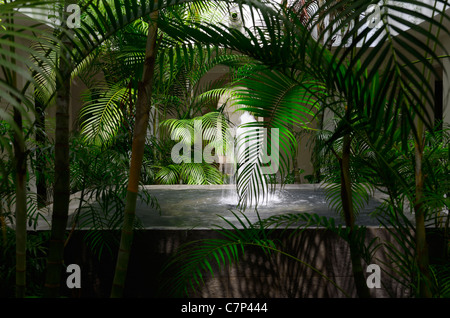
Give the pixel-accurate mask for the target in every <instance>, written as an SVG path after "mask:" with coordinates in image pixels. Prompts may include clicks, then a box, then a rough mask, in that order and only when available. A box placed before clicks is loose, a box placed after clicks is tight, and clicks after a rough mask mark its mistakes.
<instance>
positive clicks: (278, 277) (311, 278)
mask: <svg viewBox="0 0 450 318" xmlns="http://www.w3.org/2000/svg"><path fill="white" fill-rule="evenodd" d="M85 234H86V233H85V231H78V232H76V233H74V235H73V237H72V238H71V241H70V242H69V245H68V246H67V248H66V262H67V264H78V265H80V268H81V288H80V289H72V290H70V289H68V288H64V290H63V291H62V293H63V294H64V295H66V296H69V297H95V298H107V297H109V292H110V290H111V283H112V280H113V274H114V266H115V259H114V257H112V256H111V255H110V254H108V253H107V252H104V253H103V256H102V257H101V259H97V257H96V256H95V255H93V254H92V252H91V251H90V250H89V248H88V247H87V246H86V243H85V242H84V241H83V236H84V235H85ZM110 234H111V233H110ZM116 234H117V237H119V233H118V232H117V233H116ZM218 237H219V233H217V232H215V231H212V230H189V231H184V230H146V231H139V232H137V233H136V236H135V242H134V243H133V251H132V254H131V259H130V265H129V272H128V277H127V285H126V291H125V296H126V297H151V298H157V297H165V298H167V297H170V296H171V295H169V294H167V293H165V292H164V290H163V291H162V292H161V291H159V290H158V286H159V285H158V284H160V282H161V279H163V280H164V279H165V278H164V277H159V274H160V270H161V268H162V267H163V266H164V264H165V262H166V261H167V260H168V258H169V256H170V255H171V254H172V253H173V252H174V251H175V250H176V249H177V247H178V246H180V245H181V244H183V243H186V242H188V241H194V240H198V239H204V238H218ZM373 237H380V238H381V240H382V241H383V240H388V239H389V237H388V234H387V231H386V230H384V229H382V228H369V229H368V235H367V239H368V240H369V239H371V238H373ZM280 238H281V241H282V244H283V251H284V252H286V253H289V254H291V255H294V256H295V257H297V258H298V259H301V260H302V261H304V262H306V263H308V264H310V265H311V266H313V267H315V268H316V269H317V270H318V271H320V272H321V273H322V274H324V275H326V276H327V277H328V278H329V279H331V280H333V281H334V282H335V283H336V284H337V285H338V286H339V287H340V288H341V289H343V290H344V291H345V293H347V294H348V295H350V297H356V290H355V288H354V283H353V276H352V272H351V266H350V264H351V263H350V252H349V249H348V245H347V243H346V242H344V241H343V240H342V239H340V238H338V237H336V236H335V234H333V233H331V232H329V231H327V230H325V229H314V230H313V229H311V230H306V231H304V232H302V233H301V235H298V236H295V237H289V236H288V235H286V234H285V235H284V236H281V237H280ZM375 259H378V260H377V262H379V265H380V267H382V266H383V265H382V262H385V261H387V258H386V255H385V254H384V252H383V250H381V249H380V250H379V251H378V252H377V254H376V258H375ZM366 267H367V264H363V268H366ZM367 275H370V273H367ZM381 280H382V283H383V285H382V288H378V289H377V288H374V289H371V293H372V295H373V296H374V297H408V294H407V293H406V292H405V291H404V290H403V288H402V286H401V285H400V284H399V283H398V282H396V281H395V280H392V279H391V278H390V277H389V276H388V275H386V274H385V273H384V272H383V271H382V272H381ZM63 286H65V282H63ZM190 297H192V298H199V297H203V298H225V297H226V298H311V297H312V298H342V297H346V296H345V294H344V293H343V292H342V291H340V290H339V289H338V288H336V287H335V286H334V285H333V284H332V283H330V282H329V281H327V280H326V279H324V278H323V277H322V276H321V275H319V274H318V273H316V272H315V271H313V270H312V269H311V268H308V267H307V266H305V265H303V264H301V263H300V262H297V261H295V260H293V259H291V258H289V257H287V256H285V255H281V254H279V253H277V254H273V255H272V256H271V257H267V256H266V255H265V254H264V253H263V252H262V251H261V250H260V249H259V248H256V247H255V248H249V249H247V251H246V254H245V256H244V257H242V258H241V259H240V262H239V264H238V265H235V266H232V267H228V268H226V269H224V270H222V271H217V272H216V274H215V275H214V277H211V275H206V276H205V286H204V287H203V288H201V289H200V290H198V291H197V292H195V293H192V294H191V295H190Z"/></svg>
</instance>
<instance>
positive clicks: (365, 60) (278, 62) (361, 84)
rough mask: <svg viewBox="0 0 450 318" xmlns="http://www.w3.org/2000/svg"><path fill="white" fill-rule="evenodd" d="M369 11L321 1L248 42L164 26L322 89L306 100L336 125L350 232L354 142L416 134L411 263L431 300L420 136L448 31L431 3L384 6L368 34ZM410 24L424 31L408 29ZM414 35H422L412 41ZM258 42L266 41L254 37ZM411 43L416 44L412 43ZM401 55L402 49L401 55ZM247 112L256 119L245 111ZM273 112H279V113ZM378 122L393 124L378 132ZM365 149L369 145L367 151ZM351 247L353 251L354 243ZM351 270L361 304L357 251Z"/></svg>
mask: <svg viewBox="0 0 450 318" xmlns="http://www.w3.org/2000/svg"><path fill="white" fill-rule="evenodd" d="M302 2H303V3H304V4H303V7H304V8H307V7H305V6H307V5H309V3H308V1H302ZM297 3H298V2H297ZM368 5H378V3H376V2H375V1H371V2H367V1H356V2H355V1H352V2H350V1H330V2H325V3H322V6H321V7H319V8H318V10H317V11H316V13H314V14H312V16H311V18H310V19H309V21H310V22H309V23H308V24H306V27H305V22H304V19H299V18H298V17H297V16H296V14H294V13H292V12H289V11H287V12H285V14H284V16H285V17H287V18H286V19H282V18H281V17H280V16H278V19H277V20H272V19H271V18H270V17H268V16H264V18H265V19H264V22H265V23H266V28H267V30H268V31H269V32H267V33H265V34H264V33H263V32H260V33H258V31H259V30H258V31H256V32H254V33H252V32H251V30H246V32H247V35H248V34H250V35H249V36H248V37H244V36H243V35H242V34H241V33H239V32H238V31H235V30H227V29H226V28H221V27H220V26H217V25H214V26H213V25H206V26H203V25H199V26H197V27H196V28H195V29H194V28H192V27H188V26H186V25H183V24H182V23H180V22H171V23H170V24H168V25H164V26H161V28H164V29H165V31H166V32H168V33H169V34H173V36H175V35H176V36H178V37H180V38H186V37H188V38H190V39H193V40H194V39H195V40H198V41H202V42H203V43H211V42H212V43H218V42H219V41H218V40H217V39H218V38H219V35H220V39H221V40H220V43H222V44H223V45H225V46H227V47H229V48H233V49H236V50H238V51H240V52H242V53H245V54H248V55H249V56H252V57H254V58H255V59H258V60H260V61H263V62H264V63H266V64H267V65H269V66H272V67H273V68H278V69H281V70H282V71H283V72H284V74H286V75H288V76H290V77H292V74H298V73H300V74H302V75H303V78H302V79H309V78H312V79H313V80H314V81H315V82H316V83H319V85H315V87H319V88H320V89H317V90H316V91H315V92H312V95H313V97H314V99H315V100H317V101H318V102H320V104H321V105H322V107H321V110H320V111H321V112H323V111H324V110H325V109H329V110H331V111H333V112H334V113H335V114H336V115H337V116H338V118H339V124H338V127H337V129H336V130H335V131H334V133H333V136H332V137H331V138H330V141H329V143H328V144H330V145H331V144H332V142H334V141H336V140H339V139H340V140H342V152H341V154H339V155H338V156H337V158H338V160H339V163H340V171H341V177H340V183H341V186H340V191H341V195H340V196H341V205H342V209H343V212H344V215H345V219H346V223H347V226H348V227H349V228H353V227H354V218H355V211H354V208H353V205H354V204H353V199H352V196H353V195H352V190H351V189H352V183H353V182H354V180H352V179H351V173H350V155H351V143H352V140H353V139H354V138H355V136H356V135H359V134H360V133H361V131H365V132H366V133H367V134H369V132H372V133H373V132H380V131H383V136H384V138H386V139H387V140H388V141H387V142H385V143H384V146H386V147H389V146H392V142H393V140H394V139H395V140H397V138H400V141H401V142H400V144H401V145H402V147H405V148H404V149H405V151H406V144H407V140H408V138H409V137H410V136H413V138H414V140H415V142H416V147H415V148H416V159H417V160H416V163H417V166H416V185H415V193H414V195H412V196H411V197H410V198H411V199H412V201H411V202H412V203H413V206H414V207H415V217H416V225H415V233H416V242H415V249H416V252H415V255H416V263H417V265H418V268H419V269H420V270H419V276H420V286H421V287H420V288H421V291H420V295H421V296H430V290H429V283H427V281H429V270H428V265H427V264H428V255H427V251H426V236H425V227H424V214H425V207H424V205H423V194H424V193H423V186H424V185H423V181H424V179H423V178H424V176H423V172H422V168H421V167H422V159H421V158H422V154H423V150H424V144H423V137H422V136H423V131H424V129H425V128H427V129H430V128H431V127H432V121H431V120H430V118H431V115H430V113H429V112H428V111H427V110H426V105H427V104H428V105H429V104H432V103H433V98H432V91H433V90H432V88H431V86H430V84H429V82H428V79H429V74H435V69H434V65H433V63H434V62H436V63H440V61H439V59H440V57H439V56H438V55H437V54H436V49H437V48H442V43H440V42H439V38H438V37H437V35H439V33H440V32H441V33H442V32H448V31H447V30H446V29H445V28H444V27H443V22H444V21H446V20H447V19H448V15H447V14H446V8H447V7H446V5H447V4H446V2H444V1H436V2H435V4H434V5H429V4H427V3H423V2H415V3H414V5H415V6H417V8H419V9H417V10H415V9H414V10H412V9H410V8H407V7H405V6H407V3H406V2H404V1H399V2H396V3H390V2H389V3H386V4H385V5H384V6H383V10H382V11H381V12H382V13H381V15H380V16H379V17H375V18H376V19H375V20H376V21H377V22H378V24H379V25H380V27H377V28H375V29H371V28H370V27H368V24H369V22H371V21H369V19H372V18H373V16H372V15H371V14H367V13H366V9H367V8H368ZM300 7H302V6H300ZM300 11H302V10H300ZM421 12H428V13H429V14H427V15H425V14H422V13H421ZM400 13H406V14H407V17H405V16H401V15H400ZM438 14H439V15H438ZM330 16H333V17H334V20H333V21H332V22H327V21H328V19H329V17H330ZM435 16H439V19H438V20H436V19H433V18H432V17H435ZM412 18H414V19H419V20H421V21H423V22H424V23H422V24H412V23H410V19H412ZM280 21H283V23H281V22H280ZM315 26H321V28H319V30H321V33H318V34H317V36H316V37H315V38H313V37H311V35H310V33H309V32H308V30H311V29H312V28H313V27H315ZM211 29H212V30H211ZM407 29H410V30H408V31H407ZM436 30H437V31H436ZM411 33H417V34H422V35H425V36H424V37H423V38H418V39H417V38H416V37H414V36H412V35H411ZM261 34H264V36H260V35H261ZM337 40H340V41H339V42H340V45H337V46H336V45H334V44H335V43H334V42H335V41H337ZM412 41H413V42H414V46H412V45H411V42H412ZM401 47H407V48H408V55H406V54H405V53H404V52H403V51H402V49H401ZM307 84H310V81H307V80H303V81H302V82H300V83H299V85H300V86H301V87H305V89H307ZM309 91H311V90H309ZM251 93H254V92H253V91H252V92H251ZM299 104H301V103H299ZM276 106H278V104H277V105H276ZM259 108H261V109H263V112H265V114H266V115H267V116H265V117H268V118H272V117H273V116H274V114H277V113H278V111H279V109H278V108H277V107H274V106H273V105H271V104H269V103H267V104H265V103H261V104H260V106H259ZM244 109H249V110H252V111H255V109H254V108H253V109H252V108H250V107H247V108H244ZM292 111H293V112H295V113H301V112H302V111H303V110H302V109H300V108H299V107H298V106H297V107H294V108H293V110H292ZM279 113H280V114H282V111H279ZM288 120H289V119H285V120H284V121H285V122H287V121H288ZM417 121H418V123H419V124H417ZM383 123H393V124H394V125H385V127H384V128H383V127H380V125H382V124H383ZM387 127H391V128H392V129H388V128H387ZM372 135H373V134H372ZM369 145H370V146H371V147H373V146H374V144H373V143H370V144H369ZM373 150H374V151H375V150H376V149H373ZM378 154H379V152H378ZM350 247H351V250H352V251H355V249H354V248H352V247H353V245H352V244H350ZM358 263H359V264H358ZM352 264H353V270H354V273H355V280H356V283H357V286H358V290H359V293H360V295H361V296H363V297H364V296H367V292H366V288H365V286H363V285H364V282H363V277H362V275H361V274H362V268H361V265H360V260H359V257H358V253H357V251H355V253H352ZM427 286H428V287H427Z"/></svg>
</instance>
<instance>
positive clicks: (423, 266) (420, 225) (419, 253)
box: [414, 123, 432, 298]
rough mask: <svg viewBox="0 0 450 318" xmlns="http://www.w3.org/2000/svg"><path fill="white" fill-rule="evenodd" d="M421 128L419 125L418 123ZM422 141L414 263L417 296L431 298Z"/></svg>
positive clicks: (417, 151)
mask: <svg viewBox="0 0 450 318" xmlns="http://www.w3.org/2000/svg"><path fill="white" fill-rule="evenodd" d="M419 126H421V123H419ZM423 150H424V145H423V139H422V140H419V141H417V142H416V143H415V179H416V182H415V185H416V188H415V199H414V214H415V221H416V233H415V234H416V262H417V266H418V268H419V272H420V275H419V281H418V284H419V296H420V297H423V298H430V297H432V292H431V286H430V283H431V277H430V269H429V254H428V244H427V236H426V230H425V209H426V208H425V206H424V204H423V203H422V200H423V190H424V184H425V176H424V174H423V170H422V168H423V163H422V161H423Z"/></svg>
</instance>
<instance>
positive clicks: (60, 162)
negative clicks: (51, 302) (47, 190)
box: [44, 44, 71, 298]
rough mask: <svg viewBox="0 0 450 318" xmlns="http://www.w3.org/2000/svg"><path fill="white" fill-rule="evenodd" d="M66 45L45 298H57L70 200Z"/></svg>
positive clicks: (58, 101)
mask: <svg viewBox="0 0 450 318" xmlns="http://www.w3.org/2000/svg"><path fill="white" fill-rule="evenodd" d="M69 48H70V46H69V45H68V44H66V48H65V49H61V54H64V57H65V58H62V57H60V62H59V68H60V72H61V74H62V76H63V77H62V78H63V80H62V83H60V85H59V86H58V90H57V95H56V131H55V184H54V193H53V197H54V200H53V213H52V229H51V235H50V244H49V250H48V258H47V272H46V279H45V291H44V295H45V297H52V298H53V297H58V296H59V292H60V283H61V272H62V266H63V259H64V242H65V233H66V227H67V219H68V212H69V199H70V166H69V164H70V163H69V101H70V76H69V75H70V72H71V69H70V65H69V64H68V61H70V52H69Z"/></svg>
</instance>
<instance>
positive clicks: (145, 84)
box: [111, 11, 158, 298]
mask: <svg viewBox="0 0 450 318" xmlns="http://www.w3.org/2000/svg"><path fill="white" fill-rule="evenodd" d="M150 18H151V21H152V22H151V25H150V26H149V29H148V36H147V47H146V56H145V62H144V71H143V75H142V80H141V81H140V82H139V86H138V98H137V102H136V120H135V127H134V133H133V143H132V152H131V162H130V174H129V179H128V188H127V195H126V204H125V213H124V220H123V226H122V233H121V239H120V246H119V252H118V256H117V263H116V269H115V274H114V281H113V286H112V290H111V297H112V298H118V297H122V296H123V292H124V289H125V281H126V275H127V269H128V262H129V258H130V252H131V246H132V243H133V226H134V220H135V215H136V199H137V196H138V191H139V179H140V173H141V168H142V161H143V157H144V147H145V138H146V135H147V127H148V124H149V116H150V114H149V113H150V106H151V105H150V100H151V96H152V86H153V75H154V71H155V60H156V53H157V48H156V35H157V31H158V26H157V23H156V19H157V18H158V11H155V12H153V13H152V14H150Z"/></svg>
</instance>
